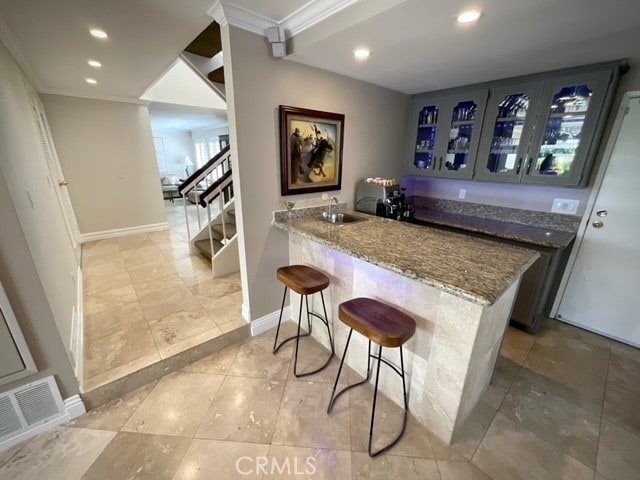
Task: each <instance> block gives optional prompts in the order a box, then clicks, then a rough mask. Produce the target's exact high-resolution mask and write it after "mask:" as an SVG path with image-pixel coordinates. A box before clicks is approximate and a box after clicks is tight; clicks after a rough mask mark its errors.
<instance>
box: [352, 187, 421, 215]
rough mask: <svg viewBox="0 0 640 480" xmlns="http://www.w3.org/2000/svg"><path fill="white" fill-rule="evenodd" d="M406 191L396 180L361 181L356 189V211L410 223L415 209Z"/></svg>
mask: <svg viewBox="0 0 640 480" xmlns="http://www.w3.org/2000/svg"><path fill="white" fill-rule="evenodd" d="M405 190H406V189H405V188H401V187H400V185H399V184H398V183H397V182H396V181H395V180H387V179H379V178H375V179H366V180H361V181H360V182H359V183H358V186H357V188H356V202H355V208H354V210H356V211H358V212H364V213H370V214H372V215H376V216H378V217H385V218H393V219H394V220H402V221H407V222H409V221H411V220H412V219H413V209H412V206H411V204H410V202H408V201H407V199H406V195H405Z"/></svg>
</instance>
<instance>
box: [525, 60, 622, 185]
mask: <svg viewBox="0 0 640 480" xmlns="http://www.w3.org/2000/svg"><path fill="white" fill-rule="evenodd" d="M609 78H610V73H609V72H598V73H596V74H592V75H590V76H587V77H586V78H585V76H582V77H581V78H579V79H575V80H576V81H575V82H571V81H567V80H570V79H565V81H550V82H548V83H547V84H545V97H546V98H547V101H546V102H545V103H543V104H542V108H541V110H540V117H541V118H540V121H539V122H538V125H539V128H540V131H539V132H538V134H537V135H536V136H537V137H538V138H537V142H536V144H535V145H534V147H535V148H532V150H531V155H530V160H529V164H528V165H527V171H526V176H527V180H526V181H533V182H537V183H562V184H565V185H567V184H572V183H574V184H576V185H577V184H578V182H579V181H580V176H581V172H582V171H583V166H584V164H585V161H586V160H587V156H588V155H593V154H595V152H589V147H590V145H591V144H592V142H591V138H592V137H593V135H594V132H595V127H596V124H597V120H598V114H599V112H600V110H601V108H602V104H603V102H604V94H605V92H606V89H607V84H608V80H609ZM571 80H572V79H571ZM542 122H543V123H542Z"/></svg>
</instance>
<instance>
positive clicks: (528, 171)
mask: <svg viewBox="0 0 640 480" xmlns="http://www.w3.org/2000/svg"><path fill="white" fill-rule="evenodd" d="M532 163H533V158H531V157H529V160H528V162H527V175H529V174H530V173H531V164H532Z"/></svg>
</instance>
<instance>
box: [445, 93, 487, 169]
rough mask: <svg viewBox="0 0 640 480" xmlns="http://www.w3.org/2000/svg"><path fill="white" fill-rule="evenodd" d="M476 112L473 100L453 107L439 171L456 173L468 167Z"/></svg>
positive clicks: (476, 107)
mask: <svg viewBox="0 0 640 480" xmlns="http://www.w3.org/2000/svg"><path fill="white" fill-rule="evenodd" d="M477 112H478V104H477V103H476V102H474V101H473V100H467V101H463V102H459V103H458V104H456V105H455V106H454V107H453V109H452V112H451V123H450V127H449V143H448V145H447V154H446V158H445V162H444V166H440V169H446V170H455V171H457V170H463V169H465V168H467V166H468V165H469V152H470V150H471V141H472V139H473V135H474V126H475V120H476V114H477Z"/></svg>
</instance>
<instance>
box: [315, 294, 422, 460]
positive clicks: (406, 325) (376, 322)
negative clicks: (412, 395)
mask: <svg viewBox="0 0 640 480" xmlns="http://www.w3.org/2000/svg"><path fill="white" fill-rule="evenodd" d="M338 315H339V318H340V320H341V321H342V322H343V323H344V324H345V325H347V326H348V327H350V329H349V335H348V337H347V343H346V344H345V347H344V354H343V355H342V359H341V360H340V367H339V368H338V375H337V376H336V381H335V383H334V385H333V391H332V392H331V400H330V401H329V406H328V408H327V413H331V410H332V408H333V404H334V402H335V401H336V400H337V398H338V397H339V396H340V395H342V394H343V393H344V392H346V391H347V390H349V389H351V388H353V387H357V386H358V385H362V384H363V383H366V382H368V381H369V378H370V376H371V359H372V358H373V359H377V360H378V365H377V369H376V382H375V388H374V390H373V405H372V409H371V424H370V427H369V456H371V457H375V456H377V455H380V454H381V453H382V452H385V451H386V450H388V449H390V448H391V447H393V446H394V445H395V444H396V443H397V442H398V441H399V440H400V438H401V437H402V435H403V433H404V430H405V428H406V426H407V417H408V413H409V403H408V401H407V388H406V384H405V378H404V358H403V355H402V345H404V343H405V342H406V341H407V340H409V339H410V338H411V337H412V336H413V334H414V333H415V331H416V322H415V320H414V319H413V318H412V317H411V316H409V315H407V314H406V313H404V312H401V311H400V310H398V309H397V308H395V307H393V306H391V305H387V304H386V303H383V302H380V301H378V300H374V299H372V298H354V299H352V300H348V301H346V302H344V303H341V304H340V305H339V306H338ZM354 330H355V331H357V332H358V333H360V334H362V335H363V336H364V337H365V338H367V339H368V340H369V352H368V356H367V378H365V379H364V380H362V381H361V382H358V383H355V384H353V385H348V386H346V387H344V388H343V389H342V390H340V391H339V392H338V393H336V388H337V387H338V381H339V379H340V373H341V372H342V366H343V365H344V359H345V358H346V356H347V350H348V348H349V342H350V341H351V334H352V333H353V331H354ZM371 342H375V343H376V344H377V345H378V354H377V355H372V354H371ZM383 347H386V348H400V368H398V367H396V366H395V365H393V364H392V363H390V362H389V361H388V360H386V359H385V358H382V348H383ZM381 363H384V364H386V365H387V366H389V367H390V368H391V369H392V370H394V371H395V372H396V373H397V374H398V375H399V376H400V377H401V378H402V393H403V396H404V418H403V421H402V429H401V431H400V434H399V435H398V436H397V437H396V438H395V439H394V440H393V441H392V442H391V443H389V444H388V445H386V446H384V447H383V448H381V449H380V450H378V451H375V452H374V451H373V448H372V447H373V424H374V417H375V413H376V400H377V398H378V380H379V378H380V364H381Z"/></svg>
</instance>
